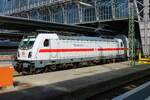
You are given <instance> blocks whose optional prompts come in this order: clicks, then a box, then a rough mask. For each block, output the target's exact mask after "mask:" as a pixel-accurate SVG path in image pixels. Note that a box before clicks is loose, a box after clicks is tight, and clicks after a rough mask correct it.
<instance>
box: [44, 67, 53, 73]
mask: <svg viewBox="0 0 150 100" xmlns="http://www.w3.org/2000/svg"><path fill="white" fill-rule="evenodd" d="M50 71H52V70H51V68H50V66H46V67H45V68H44V72H50Z"/></svg>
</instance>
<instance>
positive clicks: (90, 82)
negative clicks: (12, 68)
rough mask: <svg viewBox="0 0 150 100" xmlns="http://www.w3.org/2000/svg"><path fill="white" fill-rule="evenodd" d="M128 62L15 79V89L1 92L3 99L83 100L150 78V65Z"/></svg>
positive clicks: (0, 97) (0, 95)
mask: <svg viewBox="0 0 150 100" xmlns="http://www.w3.org/2000/svg"><path fill="white" fill-rule="evenodd" d="M128 63H129V62H123V63H117V64H107V65H98V66H92V67H85V68H79V69H70V70H64V71H57V72H50V73H44V74H38V75H29V76H21V77H15V78H14V81H15V84H19V86H16V87H15V88H9V89H4V90H1V91H0V100H21V99H23V100H31V99H32V100H48V99H49V100H82V99H85V98H87V97H90V96H93V95H95V94H97V93H101V92H104V91H106V90H109V89H111V88H114V87H116V86H118V85H121V84H125V83H127V82H130V81H132V80H134V79H137V78H140V77H144V76H146V75H149V74H150V73H149V72H150V66H149V65H143V66H142V65H140V66H136V67H129V65H128Z"/></svg>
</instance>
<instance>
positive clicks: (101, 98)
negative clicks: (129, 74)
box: [85, 76, 150, 100]
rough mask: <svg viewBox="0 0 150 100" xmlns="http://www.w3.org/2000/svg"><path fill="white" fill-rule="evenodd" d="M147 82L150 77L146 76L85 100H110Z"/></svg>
mask: <svg viewBox="0 0 150 100" xmlns="http://www.w3.org/2000/svg"><path fill="white" fill-rule="evenodd" d="M148 81H150V76H146V77H143V78H140V79H137V80H134V81H131V82H129V83H127V84H124V85H121V86H118V87H116V88H114V89H111V90H109V91H106V92H103V93H100V94H97V95H94V96H92V97H90V98H87V99H85V100H111V99H113V98H114V97H116V96H119V95H121V94H123V93H125V92H128V91H130V90H132V89H135V88H136V87H138V86H140V85H142V84H144V83H146V82H148Z"/></svg>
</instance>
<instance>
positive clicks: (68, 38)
mask: <svg viewBox="0 0 150 100" xmlns="http://www.w3.org/2000/svg"><path fill="white" fill-rule="evenodd" d="M58 37H59V39H62V40H87V41H88V40H90V41H112V42H116V41H117V40H116V39H114V38H101V37H88V36H61V35H58Z"/></svg>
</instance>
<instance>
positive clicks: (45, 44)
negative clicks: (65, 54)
mask: <svg viewBox="0 0 150 100" xmlns="http://www.w3.org/2000/svg"><path fill="white" fill-rule="evenodd" d="M48 46H49V40H48V39H45V41H44V47H48Z"/></svg>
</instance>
